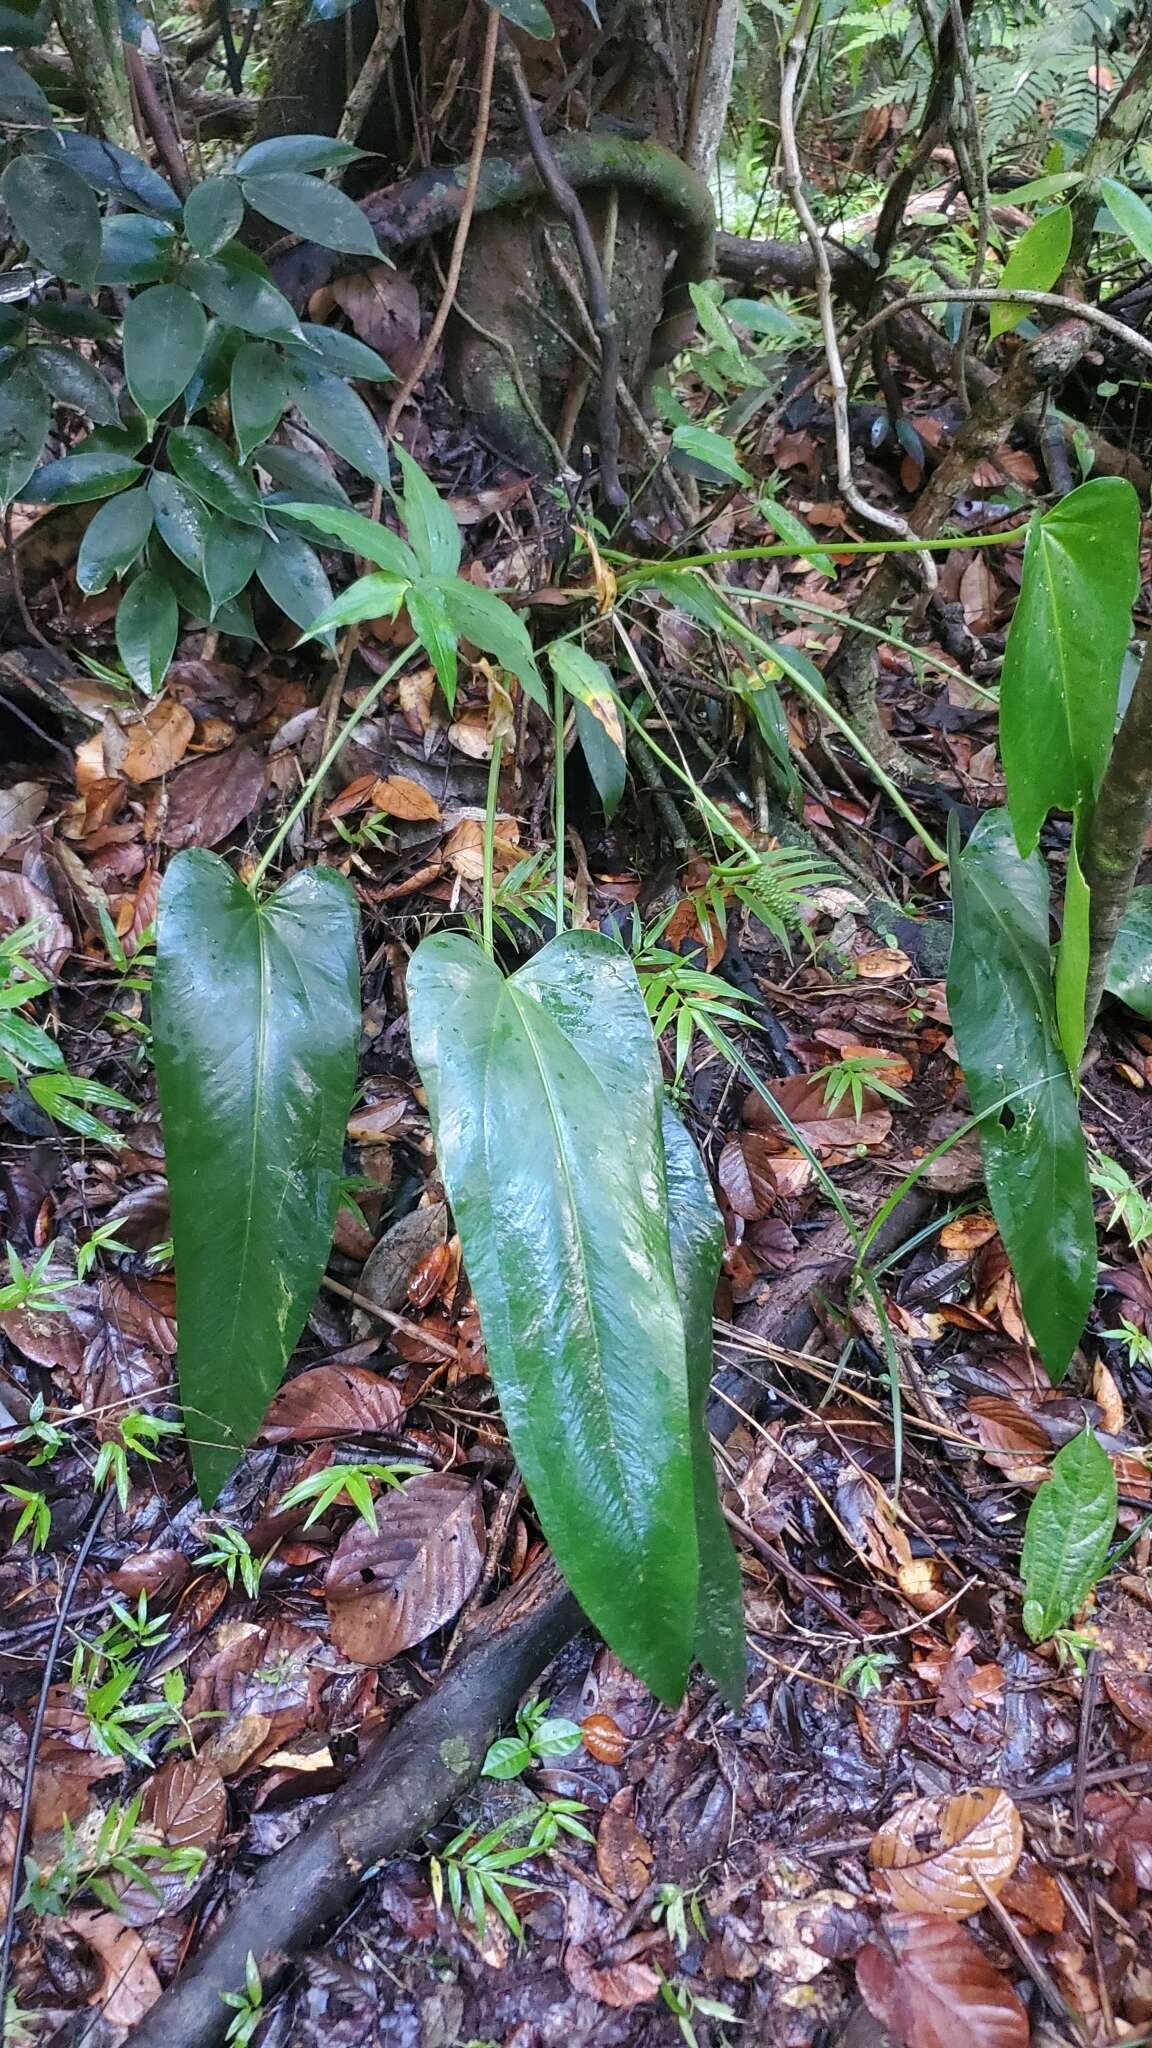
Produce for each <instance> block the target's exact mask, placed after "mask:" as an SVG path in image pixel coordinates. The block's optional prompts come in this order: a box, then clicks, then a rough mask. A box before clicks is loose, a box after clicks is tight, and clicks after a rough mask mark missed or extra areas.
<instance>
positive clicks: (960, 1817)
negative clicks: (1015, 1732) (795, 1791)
mask: <svg viewBox="0 0 1152 2048" xmlns="http://www.w3.org/2000/svg"><path fill="white" fill-rule="evenodd" d="M1023 1847H1024V1833H1023V1829H1022V1827H1021V1823H1020V1815H1019V1813H1018V1811H1017V1809H1016V1807H1015V1806H1014V1805H1013V1802H1012V1801H1011V1799H1009V1797H1008V1794H1007V1793H1006V1792H998V1791H996V1790H995V1789H994V1788H991V1787H984V1788H982V1789H981V1790H979V1791H973V1792H960V1793H957V1794H956V1796H955V1797H954V1798H951V1799H948V1798H928V1799H912V1800H909V1802H908V1804H907V1805H906V1806H901V1807H899V1808H898V1809H897V1811H896V1812H895V1813H894V1814H893V1815H892V1816H891V1818H890V1819H889V1820H887V1821H885V1823H884V1826H883V1827H882V1828H881V1829H880V1830H879V1832H878V1833H877V1834H876V1835H874V1836H873V1838H872V1843H871V1846H870V1848H869V1851H868V1860H869V1862H870V1863H871V1865H872V1869H873V1871H874V1873H875V1875H874V1877H873V1880H872V1882H873V1884H874V1886H875V1888H876V1890H877V1891H878V1892H879V1893H880V1896H881V1897H882V1898H884V1899H886V1900H887V1901H888V1902H889V1903H890V1904H891V1905H893V1906H895V1907H897V1908H898V1909H899V1910H900V1911H901V1912H904V1913H940V1914H944V1915H946V1916H947V1917H948V1918H949V1919H954V1920H967V1919H968V1918H970V1916H971V1915H972V1914H973V1913H979V1912H980V1911H981V1910H982V1908H983V1907H984V1906H985V1905H986V1903H987V1900H986V1897H985V1891H984V1890H981V1882H982V1883H983V1885H984V1887H985V1889H986V1891H989V1892H992V1893H993V1895H995V1894H996V1893H998V1892H999V1891H1000V1890H1001V1889H1002V1887H1003V1886H1004V1885H1005V1884H1007V1882H1008V1879H1009V1878H1010V1877H1011V1875H1012V1872H1013V1871H1014V1870H1015V1868H1016V1865H1017V1864H1018V1862H1019V1861H1020V1855H1021V1851H1022V1849H1023Z"/></svg>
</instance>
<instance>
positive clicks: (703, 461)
mask: <svg viewBox="0 0 1152 2048" xmlns="http://www.w3.org/2000/svg"><path fill="white" fill-rule="evenodd" d="M672 446H673V448H674V449H675V450H676V452H677V454H679V455H683V456H685V457H686V459H687V461H688V462H689V463H698V464H699V465H700V466H701V468H702V469H704V470H706V471H708V470H711V471H714V472H715V473H716V474H717V475H718V476H726V477H729V478H731V480H732V482H733V483H737V484H750V483H751V481H752V479H751V477H750V476H749V474H748V472H747V470H746V469H745V468H744V467H743V465H742V463H741V461H740V459H739V457H738V455H737V453H736V450H735V448H734V447H733V445H732V443H731V441H730V440H729V439H728V436H727V435H726V434H716V433H713V431H712V428H711V427H695V426H680V427H676V428H674V429H673V433H672Z"/></svg>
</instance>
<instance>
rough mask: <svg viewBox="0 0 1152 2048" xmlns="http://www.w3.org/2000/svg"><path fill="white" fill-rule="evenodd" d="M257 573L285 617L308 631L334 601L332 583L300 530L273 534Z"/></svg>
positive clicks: (264, 550) (270, 535)
mask: <svg viewBox="0 0 1152 2048" xmlns="http://www.w3.org/2000/svg"><path fill="white" fill-rule="evenodd" d="M256 574H257V577H258V578H259V581H260V583H261V585H262V587H263V588H264V589H265V590H266V591H267V592H268V595H269V597H270V598H271V599H272V602H273V604H277V605H279V607H280V609H281V611H282V612H283V613H284V616H285V618H288V619H291V621H292V623H293V625H294V626H300V627H301V628H302V629H303V630H304V631H307V630H308V628H309V627H310V626H312V625H313V624H314V623H315V621H316V620H317V619H318V618H319V617H320V614H321V612H322V611H323V610H324V609H325V607H326V606H327V605H329V604H330V603H331V602H332V585H331V584H330V583H329V581H328V574H327V571H326V570H325V568H324V564H323V563H322V561H321V560H320V557H319V555H318V554H317V553H316V550H315V548H311V547H309V545H308V543H307V541H306V540H301V538H300V536H299V534H297V533H273V534H269V535H268V536H267V538H266V539H265V542H264V545H263V548H262V549H261V552H260V559H259V561H258V562H257V564H256Z"/></svg>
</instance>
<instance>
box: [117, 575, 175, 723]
mask: <svg viewBox="0 0 1152 2048" xmlns="http://www.w3.org/2000/svg"><path fill="white" fill-rule="evenodd" d="M179 630H180V613H179V609H178V607H177V604H176V599H175V597H174V596H173V594H172V591H171V590H170V588H169V586H168V585H167V584H166V583H165V582H164V581H163V579H162V578H161V577H159V576H157V575H156V574H155V573H154V572H153V571H151V570H145V572H144V574H143V575H141V576H137V577H135V578H134V579H133V581H132V582H131V583H130V584H129V585H128V588H127V590H126V591H125V592H124V595H123V597H122V598H121V599H120V603H119V605H118V606H117V608H116V650H117V653H118V654H119V656H120V659H121V661H122V662H123V664H124V666H125V668H126V669H127V671H128V673H129V675H130V676H131V678H132V681H133V682H134V683H135V684H136V687H137V689H140V690H143V691H145V692H146V694H147V695H148V696H152V695H154V693H155V692H156V691H157V690H158V689H159V688H160V685H161V683H162V682H163V681H164V678H165V676H166V675H167V673H168V669H169V665H170V663H171V660H172V656H173V654H174V653H175V652H176V636H177V634H178V632H179Z"/></svg>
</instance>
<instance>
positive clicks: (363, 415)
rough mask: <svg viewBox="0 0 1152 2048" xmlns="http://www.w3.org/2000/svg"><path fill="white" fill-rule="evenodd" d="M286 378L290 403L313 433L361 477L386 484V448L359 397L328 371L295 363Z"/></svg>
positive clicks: (388, 465)
mask: <svg viewBox="0 0 1152 2048" xmlns="http://www.w3.org/2000/svg"><path fill="white" fill-rule="evenodd" d="M289 376H290V390H291V394H292V403H293V405H294V406H295V407H296V410H297V412H298V413H300V414H301V416H302V417H303V418H304V419H305V420H306V421H307V423H308V425H309V426H310V427H311V428H312V431H313V433H316V434H318V435H319V436H320V439H321V440H322V441H324V442H326V443H327V445H328V447H329V448H334V449H335V451H336V453H337V455H342V456H343V458H344V460H345V462H350V463H351V465H352V467H353V469H355V470H357V471H359V474H360V475H361V476H366V477H370V478H371V480H372V482H373V483H376V484H386V483H387V482H388V479H389V476H390V474H391V465H390V463H389V460H388V445H387V442H386V441H385V439H384V436H383V434H382V433H381V432H380V429H379V427H378V426H377V424H376V420H375V418H374V416H373V415H372V413H370V412H369V410H368V407H367V406H366V405H365V403H364V400H363V399H362V398H361V397H360V395H359V393H358V392H355V391H353V389H352V387H351V385H349V384H346V383H345V382H344V379H343V378H342V377H334V376H333V375H332V372H331V371H330V370H321V369H316V370H314V369H312V368H311V367H310V366H307V365H304V364H301V363H299V362H298V361H297V362H293V363H292V365H291V367H290V371H289Z"/></svg>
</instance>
